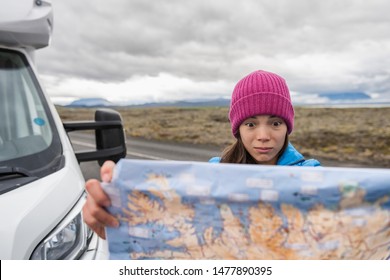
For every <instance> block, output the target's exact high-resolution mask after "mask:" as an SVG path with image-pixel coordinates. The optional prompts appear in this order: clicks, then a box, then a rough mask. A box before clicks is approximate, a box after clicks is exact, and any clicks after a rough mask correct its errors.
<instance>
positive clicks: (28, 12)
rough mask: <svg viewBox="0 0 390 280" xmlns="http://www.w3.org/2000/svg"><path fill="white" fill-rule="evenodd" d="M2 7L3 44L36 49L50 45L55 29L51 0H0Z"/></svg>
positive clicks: (0, 24)
mask: <svg viewBox="0 0 390 280" xmlns="http://www.w3.org/2000/svg"><path fill="white" fill-rule="evenodd" d="M37 3H40V4H39V5H37ZM0 7H2V8H1V9H0V38H1V43H2V44H5V45H10V46H20V47H22V46H23V47H27V46H28V47H32V48H35V49H38V48H43V47H46V46H47V45H49V43H50V37H51V33H52V30H53V10H52V7H51V1H32V0H18V1H15V0H13V1H9V0H0ZM4 7H6V8H4Z"/></svg>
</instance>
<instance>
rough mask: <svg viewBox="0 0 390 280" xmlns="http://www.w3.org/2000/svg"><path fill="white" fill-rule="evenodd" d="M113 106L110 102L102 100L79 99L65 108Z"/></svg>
mask: <svg viewBox="0 0 390 280" xmlns="http://www.w3.org/2000/svg"><path fill="white" fill-rule="evenodd" d="M112 106H115V105H114V104H113V103H111V102H110V101H108V100H106V99H104V98H81V99H78V100H75V101H73V102H72V103H70V104H69V105H66V107H82V108H85V107H112Z"/></svg>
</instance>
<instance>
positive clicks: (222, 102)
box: [128, 98, 230, 108]
mask: <svg viewBox="0 0 390 280" xmlns="http://www.w3.org/2000/svg"><path fill="white" fill-rule="evenodd" d="M229 104H230V100H229V99H224V98H218V99H213V100H205V101H184V100H183V101H175V102H161V103H159V102H153V103H145V104H139V105H129V106H128V107H133V108H134V107H141V108H148V107H149V108H150V107H225V106H229Z"/></svg>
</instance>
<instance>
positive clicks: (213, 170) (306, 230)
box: [105, 160, 390, 259]
mask: <svg viewBox="0 0 390 280" xmlns="http://www.w3.org/2000/svg"><path fill="white" fill-rule="evenodd" d="M105 189H106V191H107V193H108V194H109V195H110V197H111V200H112V206H111V207H110V208H109V211H110V212H111V213H112V214H113V215H115V216H116V217H117V218H118V219H119V221H120V222H121V226H120V227H119V228H117V229H113V228H109V229H107V238H108V241H109V249H110V257H111V258H112V259H389V258H390V172H389V171H388V170H380V169H376V170H375V169H347V168H312V167H275V166H273V167H264V166H248V165H233V164H210V163H194V162H168V161H139V160H121V161H120V162H119V163H118V164H117V167H116V169H115V173H114V179H113V182H112V183H111V184H110V185H108V186H105Z"/></svg>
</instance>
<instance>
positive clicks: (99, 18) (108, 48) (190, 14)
mask: <svg viewBox="0 0 390 280" xmlns="http://www.w3.org/2000/svg"><path fill="white" fill-rule="evenodd" d="M53 8H54V34H53V38H52V45H51V46H50V47H49V48H46V49H44V50H42V51H39V52H38V54H37V62H38V66H39V69H40V70H41V73H42V75H44V76H45V77H46V79H47V80H49V79H53V80H56V84H57V86H56V87H52V88H51V90H50V91H48V92H49V94H50V95H51V96H53V97H54V96H55V97H56V98H60V97H61V98H68V99H69V98H70V97H76V96H77V97H84V96H92V95H93V94H94V93H92V92H91V91H87V90H86V89H88V88H89V87H94V88H96V89H95V90H94V91H95V92H98V91H99V90H98V89H99V88H100V87H102V88H105V89H106V91H108V92H111V93H113V94H114V92H115V91H125V88H127V89H128V91H127V92H130V91H132V90H133V89H136V87H137V85H138V84H139V83H140V82H139V81H140V80H144V81H151V80H152V81H153V82H155V83H157V84H158V85H159V86H160V87H161V88H164V87H168V85H165V84H162V83H163V82H168V83H170V85H169V86H172V87H173V88H172V89H170V91H169V94H167V93H166V91H164V90H158V89H157V87H155V88H154V89H153V90H152V89H150V91H151V92H152V91H153V92H154V94H151V93H143V95H144V96H145V97H147V98H151V99H152V100H150V101H153V100H157V99H158V100H164V99H167V98H183V99H186V98H188V97H189V96H196V95H198V94H199V96H198V97H199V98H200V97H202V92H207V89H204V90H201V89H200V86H206V87H207V86H210V85H213V84H214V83H219V84H221V85H222V84H223V86H220V87H218V90H221V92H219V94H220V95H221V96H226V92H229V94H230V92H231V91H232V86H233V85H234V84H235V82H237V81H238V79H240V78H241V77H242V76H244V75H246V74H248V73H249V72H251V71H253V70H255V69H266V70H270V71H274V72H276V73H279V74H280V75H282V76H284V77H285V78H286V80H287V82H288V84H289V86H290V89H291V90H292V91H295V92H303V93H320V92H323V91H330V92H340V91H366V92H368V93H376V94H379V95H380V96H383V95H390V68H389V67H388V65H390V64H389V63H390V58H389V55H388V54H389V53H390V38H389V36H388V30H389V27H390V18H389V16H388V13H387V11H388V10H389V8H390V2H388V1H386V0H371V1H362V0H344V1H337V0H330V1H312V0H296V1H289V0H275V1H257V0H247V1H235V0H224V1H209V0H207V1H206V0H198V1H185V0H174V1H144V0H133V1H125V0H112V1H101V0H95V1H92V0H85V1H76V0H68V1H55V2H54V3H53ZM50 77H52V78H50ZM166 77H170V79H166ZM75 81H78V82H77V83H76V82H75ZM157 81H158V82H157ZM183 81H187V84H185V83H183ZM70 82H71V84H72V87H70V88H68V92H65V91H63V90H61V88H63V87H64V85H65V84H66V83H70ZM93 84H95V86H93ZM76 85H77V86H76ZM175 85H177V90H176V93H175V94H174V93H173V92H174V88H175ZM195 85H196V86H195ZM187 86H188V88H187V90H185V87H187ZM229 87H230V89H229V90H227V89H228V88H229ZM147 88H148V87H147ZM191 90H193V91H191ZM212 90H216V89H215V88H213V89H212ZM222 90H223V92H222ZM190 91H191V92H190ZM96 94H97V93H96ZM164 94H165V95H164ZM203 94H204V93H203ZM213 94H216V95H217V94H218V93H213ZM114 95H115V96H121V98H129V99H128V100H129V101H131V100H133V101H134V102H135V101H136V100H137V98H135V97H134V96H133V95H131V94H129V93H127V94H126V95H124V94H120V93H116V94H114ZM138 99H139V100H141V99H143V100H144V98H138Z"/></svg>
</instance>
